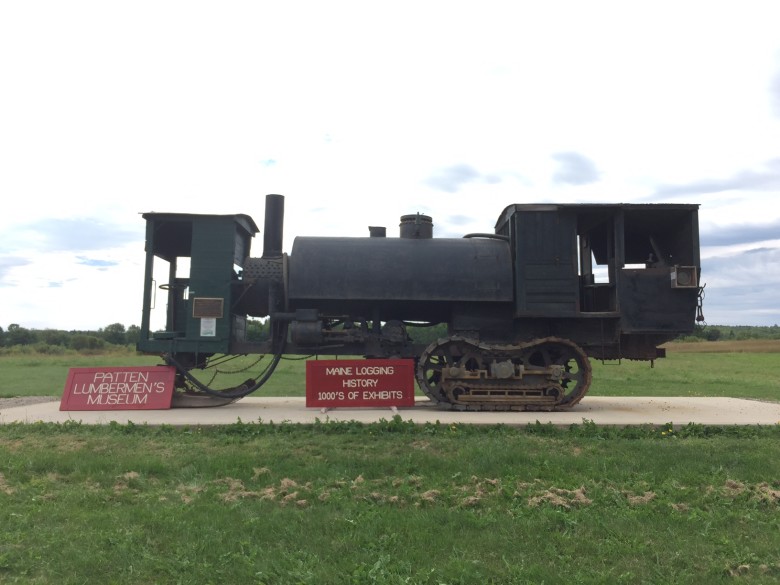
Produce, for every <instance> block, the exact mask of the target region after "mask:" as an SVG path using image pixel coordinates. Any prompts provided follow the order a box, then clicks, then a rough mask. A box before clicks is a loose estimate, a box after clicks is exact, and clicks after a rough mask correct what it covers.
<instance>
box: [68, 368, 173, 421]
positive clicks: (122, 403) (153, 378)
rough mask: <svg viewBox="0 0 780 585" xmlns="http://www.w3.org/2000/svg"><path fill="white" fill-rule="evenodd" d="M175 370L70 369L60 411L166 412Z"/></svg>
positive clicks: (171, 396) (170, 397) (169, 405)
mask: <svg viewBox="0 0 780 585" xmlns="http://www.w3.org/2000/svg"><path fill="white" fill-rule="evenodd" d="M175 376H176V368H173V367H171V366H128V367H105V368H70V370H69V371H68V379H67V381H66V382H65V391H64V392H63V394H62V400H61V401H60V410H165V409H168V408H170V407H171V399H172V398H173V383H174V377H175Z"/></svg>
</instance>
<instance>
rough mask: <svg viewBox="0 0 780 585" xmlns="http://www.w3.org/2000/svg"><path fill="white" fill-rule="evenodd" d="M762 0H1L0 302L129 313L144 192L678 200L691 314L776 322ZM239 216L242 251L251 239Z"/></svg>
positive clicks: (455, 211) (452, 209) (466, 224)
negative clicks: (690, 226) (692, 280)
mask: <svg viewBox="0 0 780 585" xmlns="http://www.w3.org/2000/svg"><path fill="white" fill-rule="evenodd" d="M778 22H780V3H778V2H777V1H776V0H775V1H765V2H751V1H750V0H742V1H741V2H718V1H708V2H685V1H684V0H677V1H674V2H663V1H657V0H655V1H653V2H599V1H591V2H573V1H572V2H555V1H546V2H520V1H506V2H491V1H489V0H487V1H486V0H480V1H479V2H477V1H475V2H459V1H457V0H455V1H452V0H451V1H447V2H438V1H425V0H416V1H414V2H405V1H399V0H394V1H393V2H371V1H369V0H364V1H362V2H340V1H337V0H329V1H328V2H313V1H310V2H305V1H304V2H293V1H290V2H279V1H273V2H271V1H262V0H257V1H254V2H230V1H224V2H197V1H188V2H169V1H165V0H155V1H153V2H144V1H139V0H135V1H133V2H112V1H106V0H99V1H95V2H84V1H81V0H70V1H67V2H62V1H53V2H46V1H34V0H30V1H24V2H22V1H20V2H10V1H9V2H2V3H0V84H1V85H0V195H2V213H0V326H2V327H3V328H7V326H8V325H9V324H11V323H17V324H19V325H21V326H23V327H28V328H35V329H42V328H48V327H51V328H58V329H96V328H98V327H105V326H106V325H109V324H111V323H116V322H120V323H123V324H125V325H131V324H140V319H141V297H142V285H143V282H142V281H143V262H144V242H143V238H144V221H143V219H142V218H141V216H140V215H139V213H141V212H146V211H169V212H183V213H184V212H186V213H220V214H227V213H246V214H249V215H251V216H252V217H253V218H254V219H255V221H256V222H257V224H258V225H260V226H262V221H263V200H264V196H265V194H267V193H281V194H283V195H285V196H286V222H285V251H287V252H289V251H290V247H291V244H292V238H293V237H294V236H296V235H323V236H328V235H349V236H366V235H368V229H367V226H369V225H385V226H387V227H388V234H389V235H396V234H397V227H396V226H397V225H398V218H399V217H400V216H401V215H402V214H406V213H415V212H418V211H419V212H423V213H428V214H430V215H431V216H433V220H434V224H435V228H434V235H435V236H438V237H444V236H455V237H459V236H461V235H463V234H465V233H468V232H473V231H480V232H485V231H492V229H493V226H494V224H495V221H496V219H497V217H498V215H499V214H500V213H501V211H502V210H503V209H504V207H506V206H507V205H509V204H511V203H535V202H561V203H572V202H574V203H583V202H590V203H596V202H624V203H639V202H642V203H647V202H674V203H698V204H700V205H701V210H700V223H701V241H702V246H703V247H702V258H703V259H702V265H703V268H702V280H703V281H705V282H706V283H707V287H706V293H707V296H706V300H705V306H704V314H705V317H706V318H707V322H708V323H710V324H723V325H725V324H732V325H772V324H776V323H780V293H778V291H780V269H779V268H778V266H780V32H778V31H780V27H778ZM261 243H262V241H261V239H260V240H258V242H257V244H256V248H255V251H256V253H255V255H259V254H260V251H261Z"/></svg>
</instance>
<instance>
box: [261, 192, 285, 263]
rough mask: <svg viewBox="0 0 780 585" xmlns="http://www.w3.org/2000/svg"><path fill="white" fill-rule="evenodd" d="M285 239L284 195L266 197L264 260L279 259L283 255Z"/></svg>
mask: <svg viewBox="0 0 780 585" xmlns="http://www.w3.org/2000/svg"><path fill="white" fill-rule="evenodd" d="M283 237H284V195H266V196H265V232H264V233H263V258H278V257H279V256H281V255H282V239H283Z"/></svg>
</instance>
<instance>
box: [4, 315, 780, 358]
mask: <svg viewBox="0 0 780 585" xmlns="http://www.w3.org/2000/svg"><path fill="white" fill-rule="evenodd" d="M407 330H408V333H409V336H410V337H411V338H412V340H413V341H414V342H415V343H430V342H432V341H434V340H436V339H438V338H440V337H445V336H446V335H447V326H446V324H443V323H441V324H439V325H435V326H432V327H408V328H407ZM269 335H270V322H269V320H268V319H266V320H264V321H261V320H257V319H250V320H248V321H247V333H246V337H247V341H252V342H260V341H265V340H267V339H268V337H269ZM140 337H141V328H140V327H138V326H137V325H130V326H129V327H125V326H124V325H123V324H122V323H112V324H110V325H106V326H105V327H103V328H100V329H98V330H97V331H62V330H59V329H28V328H26V327H22V326H21V325H19V324H17V323H12V324H10V325H8V327H7V328H6V329H3V328H2V327H0V349H10V348H23V349H26V350H32V351H36V352H38V353H62V352H64V351H65V350H73V351H77V352H89V351H101V350H109V349H116V348H119V347H122V348H125V349H129V350H134V349H135V344H136V343H137V342H138V341H139V339H140ZM745 339H780V327H779V326H778V325H772V326H768V327H767V326H763V327H762V326H731V325H718V326H711V325H710V326H702V325H697V326H696V327H695V329H694V331H693V333H692V334H691V335H688V336H685V337H683V338H681V339H680V340H681V341H740V340H745Z"/></svg>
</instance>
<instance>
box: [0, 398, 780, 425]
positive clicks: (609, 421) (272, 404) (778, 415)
mask: <svg viewBox="0 0 780 585" xmlns="http://www.w3.org/2000/svg"><path fill="white" fill-rule="evenodd" d="M59 407H60V403H59V400H57V401H54V402H44V403H39V404H30V405H25V406H16V407H12V408H5V409H3V410H0V424H10V423H15V422H16V423H35V422H54V423H63V422H67V421H76V422H81V423H82V424H95V425H101V424H108V423H109V422H112V421H115V422H117V423H120V424H127V423H128V422H132V423H133V424H137V425H143V424H149V425H163V424H165V425H173V426H199V425H200V426H208V425H226V424H233V423H236V422H239V421H240V422H243V423H258V422H262V423H268V422H274V423H276V424H279V423H313V422H315V421H316V420H317V419H319V420H320V421H323V422H325V421H357V422H364V423H370V422H377V421H379V420H381V419H390V418H392V417H393V416H395V415H396V414H398V415H400V416H401V418H402V419H403V420H407V421H413V422H415V423H426V422H431V423H435V422H437V421H438V422H440V423H442V424H453V423H457V424H504V425H515V426H525V425H527V424H534V423H536V422H537V421H539V422H540V423H542V424H547V423H551V424H553V425H558V426H568V425H571V424H581V423H582V422H583V420H587V421H593V422H594V423H596V424H598V425H618V426H625V425H642V424H653V425H663V424H666V423H673V424H674V425H675V426H680V425H685V424H688V423H696V424H701V425H775V424H780V402H763V401H758V400H744V399H738V398H677V397H675V398H647V397H631V398H626V397H608V396H591V397H586V398H585V399H584V400H583V401H582V402H581V403H580V404H578V405H577V406H575V407H574V408H572V409H571V410H569V411H566V412H454V411H447V410H439V409H437V408H436V407H435V406H434V405H433V404H432V403H431V402H430V401H428V400H418V401H417V403H416V405H415V406H414V407H411V408H400V409H398V410H397V411H393V410H392V409H389V408H388V409H359V408H355V409H334V410H328V411H325V412H323V411H321V410H320V409H318V408H306V403H305V399H304V398H303V397H300V398H282V397H260V398H244V399H243V400H240V401H239V402H236V403H233V404H230V405H227V406H221V407H217V408H176V409H171V410H114V411H60V410H59Z"/></svg>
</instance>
